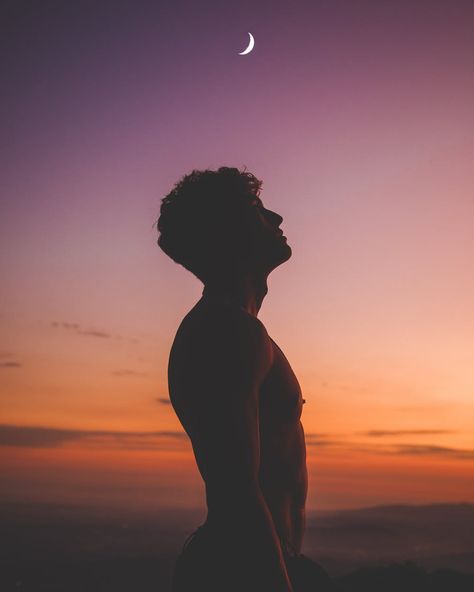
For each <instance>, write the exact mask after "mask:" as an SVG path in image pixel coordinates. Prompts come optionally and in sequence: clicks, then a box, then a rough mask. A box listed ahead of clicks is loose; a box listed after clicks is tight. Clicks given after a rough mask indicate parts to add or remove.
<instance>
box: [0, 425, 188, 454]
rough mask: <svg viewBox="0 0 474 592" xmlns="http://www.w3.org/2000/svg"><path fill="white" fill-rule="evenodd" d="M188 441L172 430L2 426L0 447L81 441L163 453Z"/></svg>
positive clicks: (100, 445)
mask: <svg viewBox="0 0 474 592" xmlns="http://www.w3.org/2000/svg"><path fill="white" fill-rule="evenodd" d="M187 439H188V437H187V435H186V434H185V432H181V431H171V430H168V431H167V430H161V431H156V432H121V431H107V430H74V429H64V428H47V427H36V426H17V425H8V424H3V425H2V424H0V446H16V447H32V448H56V447H58V446H62V445H63V444H66V443H68V442H74V441H80V442H82V443H83V444H86V445H90V446H93V447H112V448H124V449H127V450H136V449H140V450H160V449H170V448H171V447H172V445H173V442H174V443H175V445H176V444H184V443H185V442H186V441H187Z"/></svg>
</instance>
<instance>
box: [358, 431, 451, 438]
mask: <svg viewBox="0 0 474 592" xmlns="http://www.w3.org/2000/svg"><path fill="white" fill-rule="evenodd" d="M454 433H456V432H455V430H436V429H435V430H433V429H431V430H368V431H367V432H360V435H362V436H368V437H369V438H385V437H390V436H439V435H442V434H454Z"/></svg>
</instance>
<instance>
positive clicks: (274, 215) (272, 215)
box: [267, 210, 283, 226]
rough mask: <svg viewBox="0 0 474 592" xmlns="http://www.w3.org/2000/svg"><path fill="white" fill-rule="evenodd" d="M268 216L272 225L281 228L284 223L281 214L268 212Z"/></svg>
mask: <svg viewBox="0 0 474 592" xmlns="http://www.w3.org/2000/svg"><path fill="white" fill-rule="evenodd" d="M267 215H268V217H269V218H270V220H271V222H272V224H275V226H280V224H281V223H282V222H283V218H282V217H281V216H280V214H277V213H276V212H273V211H272V210H267Z"/></svg>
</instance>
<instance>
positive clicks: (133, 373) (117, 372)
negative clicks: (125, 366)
mask: <svg viewBox="0 0 474 592" xmlns="http://www.w3.org/2000/svg"><path fill="white" fill-rule="evenodd" d="M112 374H113V375H114V376H146V374H145V372H138V371H137V370H114V372H112Z"/></svg>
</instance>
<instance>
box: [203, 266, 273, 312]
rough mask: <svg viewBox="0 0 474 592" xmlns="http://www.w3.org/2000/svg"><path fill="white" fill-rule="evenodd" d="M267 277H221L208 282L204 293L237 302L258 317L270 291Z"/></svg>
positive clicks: (206, 295)
mask: <svg viewBox="0 0 474 592" xmlns="http://www.w3.org/2000/svg"><path fill="white" fill-rule="evenodd" d="M267 277H268V276H258V277H254V276H244V277H239V278H226V279H222V278H219V280H214V281H209V282H206V283H205V285H204V290H203V292H202V295H203V297H204V298H206V297H215V298H219V299H222V300H226V301H228V302H232V303H235V304H237V305H238V306H240V307H242V308H243V309H244V310H246V311H247V312H248V313H249V314H251V315H253V316H255V317H256V316H257V315H258V311H259V310H260V307H261V306H262V302H263V299H264V298H265V296H266V294H267V292H268V286H267Z"/></svg>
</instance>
